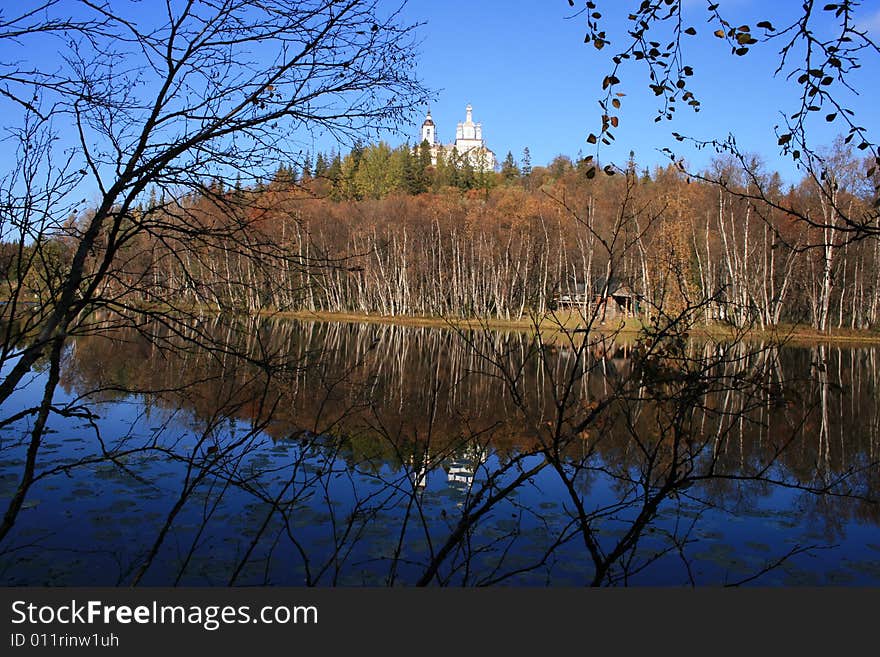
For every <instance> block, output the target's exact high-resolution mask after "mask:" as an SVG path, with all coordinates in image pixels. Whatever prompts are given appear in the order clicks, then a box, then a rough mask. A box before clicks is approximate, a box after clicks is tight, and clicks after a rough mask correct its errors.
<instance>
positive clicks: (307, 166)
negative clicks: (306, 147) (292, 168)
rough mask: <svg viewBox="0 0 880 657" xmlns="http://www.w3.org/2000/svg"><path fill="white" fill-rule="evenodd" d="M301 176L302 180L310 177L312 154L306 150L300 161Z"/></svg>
mask: <svg viewBox="0 0 880 657" xmlns="http://www.w3.org/2000/svg"><path fill="white" fill-rule="evenodd" d="M302 177H303V180H305V179H306V178H311V177H312V154H311V153H310V152H308V151H306V156H305V158H304V159H303V163H302Z"/></svg>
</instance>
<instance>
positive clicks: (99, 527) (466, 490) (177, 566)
mask: <svg viewBox="0 0 880 657" xmlns="http://www.w3.org/2000/svg"><path fill="white" fill-rule="evenodd" d="M194 338H198V339H199V340H200V341H202V342H203V343H205V344H204V345H203V346H202V347H195V346H192V343H191V340H192V339H194ZM585 338H587V339H592V338H588V337H587V336H581V335H575V336H573V337H572V339H571V341H568V340H566V339H562V338H556V339H553V340H548V341H547V342H546V343H544V342H542V341H540V340H536V339H535V338H534V336H530V335H528V334H525V333H516V332H510V333H505V332H496V331H488V330H486V331H479V330H469V331H457V330H453V329H451V328H449V329H439V328H416V327H402V326H390V325H380V324H354V323H351V324H342V323H338V324H334V323H318V322H294V321H272V320H247V319H240V320H231V321H226V320H221V319H217V318H214V319H211V318H206V319H205V320H204V321H203V323H202V324H201V325H199V326H194V327H193V328H192V334H191V335H188V336H178V335H174V334H173V333H172V332H170V331H168V330H166V329H164V328H163V327H162V326H154V325H144V326H142V327H141V330H140V331H135V330H133V329H121V328H119V329H112V330H111V329H108V330H107V331H105V332H104V335H102V336H97V335H95V336H84V337H79V338H76V339H74V340H72V341H71V342H70V344H69V345H68V348H67V349H66V351H65V354H64V356H63V361H62V367H61V381H60V386H59V389H58V392H57V394H56V403H55V407H56V410H58V412H56V413H54V414H53V415H52V416H51V417H50V420H49V424H48V427H49V429H48V431H47V433H46V435H45V436H44V437H43V438H42V439H41V440H40V442H39V444H38V445H33V444H32V442H31V438H30V435H29V431H30V429H31V428H32V422H33V421H32V419H28V418H23V419H20V420H18V421H14V422H11V423H7V424H6V425H5V426H2V428H0V502H2V505H3V511H4V512H5V511H6V508H7V506H8V504H9V500H10V499H11V498H12V496H13V495H14V494H15V492H16V490H17V489H18V487H19V485H20V482H21V480H22V472H23V469H24V467H25V464H26V460H27V458H28V448H29V446H31V447H32V449H33V448H36V467H35V471H34V482H33V484H32V485H31V486H30V488H29V489H28V491H27V495H26V497H25V501H24V503H23V505H22V507H21V510H20V512H19V513H18V514H17V515H16V516H15V518H14V524H13V525H12V528H11V530H10V531H9V532H8V534H6V536H5V537H4V538H3V540H2V542H0V579H2V583H3V584H4V585H27V586H42V585H48V586H59V585H61V586H75V585H80V586H81V585H107V586H116V585H131V584H141V585H160V586H170V585H188V586H203V585H211V586H213V585H229V584H235V585H269V586H273V585H284V586H301V585H317V586H332V585H340V586H364V585H369V586H376V585H379V586H386V585H415V584H430V585H493V584H499V585H520V586H523V585H525V586H582V585H589V584H598V585H614V586H619V585H636V586H654V585H684V586H692V585H696V586H703V585H725V584H745V585H756V586H791V585H819V586H825V585H872V586H876V585H878V584H880V531H878V521H880V508H878V504H877V501H878V492H880V465H878V462H880V414H878V404H877V400H878V367H877V366H878V353H877V348H875V347H831V346H814V347H795V346H777V345H769V344H757V343H745V342H744V343H737V344H725V343H715V342H710V343H706V342H703V343H696V342H694V341H687V342H683V341H681V340H677V341H672V342H671V343H670V344H669V345H666V346H663V348H662V349H660V348H659V347H658V346H657V344H656V343H654V342H645V341H642V342H639V341H634V340H632V339H630V340H628V341H623V340H619V341H614V340H611V339H607V340H598V339H597V340H596V341H595V342H591V343H590V344H588V345H587V346H582V343H581V340H583V339H585ZM46 377H47V372H46V371H45V367H44V368H43V369H42V370H38V371H36V372H34V373H33V375H32V376H31V377H30V378H29V379H28V380H27V382H26V384H25V385H22V386H21V387H20V389H18V390H17V391H16V392H15V394H14V395H13V397H12V398H10V399H9V400H8V402H7V403H6V405H5V407H4V409H3V415H2V417H8V416H10V415H12V414H14V413H16V412H17V411H18V410H20V409H25V408H28V407H30V406H34V405H36V404H37V403H38V402H39V399H40V396H41V395H42V393H43V388H44V386H45V381H46Z"/></svg>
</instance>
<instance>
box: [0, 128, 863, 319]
mask: <svg viewBox="0 0 880 657" xmlns="http://www.w3.org/2000/svg"><path fill="white" fill-rule="evenodd" d="M526 156H527V154H526ZM305 161H306V164H305V165H304V166H302V167H300V168H297V167H285V166H282V167H279V169H278V170H277V171H276V173H275V175H274V176H273V178H272V179H271V180H269V181H267V182H262V183H257V184H255V185H253V186H245V187H243V186H241V185H240V184H239V185H235V186H234V187H233V188H231V189H230V188H227V187H224V186H223V184H221V183H214V184H209V185H206V186H205V187H204V188H203V189H202V193H200V194H194V193H190V194H188V195H186V196H184V197H181V198H174V197H173V196H172V194H171V193H170V192H169V191H166V192H163V193H162V194H161V198H157V197H156V196H157V195H156V194H155V192H154V193H153V195H152V196H151V198H150V200H149V201H147V202H145V203H143V204H141V205H140V206H139V207H138V208H137V209H135V210H134V211H133V212H135V213H136V216H134V217H133V223H136V224H138V225H144V224H145V223H148V222H149V223H151V224H152V225H156V226H163V225H176V226H177V227H178V228H181V230H177V231H174V233H173V234H174V235H175V238H174V239H168V238H167V237H162V236H160V233H159V231H155V232H151V231H132V239H131V240H128V241H123V245H122V247H121V248H120V254H119V255H120V256H121V257H119V258H117V259H116V260H115V261H114V264H113V269H112V271H110V272H108V273H107V276H106V281H107V282H106V283H105V284H104V287H103V289H102V295H103V301H104V302H105V305H106V302H107V300H110V301H111V302H112V301H113V300H118V301H123V300H124V302H125V303H132V302H136V303H154V302H163V303H167V302H169V301H172V300H173V301H175V302H177V303H184V304H197V305H203V306H208V307H211V306H214V307H216V308H217V309H218V310H219V309H221V308H228V307H229V306H230V305H232V306H235V307H237V308H239V309H241V310H243V311H247V312H256V311H260V310H311V311H330V312H357V313H380V314H383V315H430V316H447V317H448V316H454V317H499V318H503V319H519V318H522V317H523V316H524V315H526V314H528V313H529V312H537V313H543V312H546V311H547V310H550V309H553V308H554V304H555V301H556V300H557V299H558V298H559V296H560V295H564V294H570V293H572V292H574V291H576V290H578V289H580V290H581V291H585V292H586V294H585V295H583V296H582V297H581V298H582V299H583V300H584V301H583V304H584V307H583V308H582V310H584V311H587V312H589V311H590V308H589V307H588V306H589V303H590V300H591V299H595V298H596V294H597V293H598V292H599V290H598V285H600V284H601V282H602V281H603V280H608V279H609V278H610V277H614V278H616V279H619V280H623V281H625V282H626V283H627V284H628V285H629V286H630V287H631V288H632V290H634V291H635V292H636V293H637V294H638V295H639V296H640V297H641V303H640V307H641V308H642V310H643V311H644V312H645V313H646V314H647V315H648V316H649V317H650V315H651V313H652V309H657V308H662V309H663V311H664V312H667V313H668V312H671V311H674V309H675V308H676V307H684V306H686V305H689V304H696V303H704V304H705V305H704V315H705V318H706V319H708V320H721V321H726V322H731V323H734V324H736V325H738V326H745V325H753V324H754V325H759V326H761V327H766V326H770V325H777V324H780V323H809V324H811V325H812V326H813V327H815V328H816V329H819V330H827V329H829V328H831V327H839V328H853V329H866V328H874V327H876V326H877V324H878V321H880V241H877V240H876V239H873V238H870V239H861V240H851V239H849V237H848V233H846V232H845V231H842V230H836V228H835V224H836V222H837V221H838V219H837V216H836V213H837V212H838V211H839V209H840V208H845V209H846V211H847V215H848V216H849V217H853V216H855V217H862V218H863V220H864V221H868V222H871V221H873V222H874V223H876V216H875V215H872V214H871V209H870V208H871V201H872V192H871V189H870V185H869V184H868V183H869V182H870V181H866V180H865V178H864V174H863V172H862V171H861V169H862V166H861V163H860V162H859V161H858V159H857V158H856V157H855V156H854V154H853V153H852V152H851V151H850V150H849V149H848V147H847V146H845V145H844V144H842V143H838V144H837V145H836V146H835V147H834V151H833V152H831V153H830V155H829V159H828V161H829V162H830V163H831V166H830V167H829V169H828V171H829V174H828V176H827V178H825V179H824V180H823V181H820V182H816V181H815V179H805V180H804V181H803V182H802V183H801V184H799V185H797V186H793V187H791V188H789V189H784V188H783V185H782V183H781V180H780V179H779V176H778V175H776V174H773V173H766V172H762V171H761V170H760V167H759V165H757V164H756V165H754V166H753V167H752V168H751V169H749V170H747V171H744V170H743V169H742V168H741V167H738V166H737V165H736V164H735V163H733V162H727V161H724V160H723V159H719V160H717V161H716V162H715V163H714V164H713V165H712V169H711V171H708V172H706V177H707V179H708V178H711V179H712V180H723V181H724V184H723V185H718V184H713V183H709V182H701V181H700V180H695V179H692V178H690V177H689V176H688V175H686V174H685V173H683V172H682V171H681V169H680V168H677V167H676V166H674V165H670V166H669V167H666V168H657V169H655V171H654V172H652V173H651V172H648V171H647V170H645V169H640V168H639V167H638V166H637V165H636V163H635V162H634V160H633V159H631V160H630V162H629V164H628V165H627V167H626V168H625V169H624V170H620V171H618V172H617V175H606V174H604V173H602V170H601V169H599V173H598V175H597V173H596V172H597V167H596V166H595V165H594V164H593V163H592V162H591V161H590V160H589V158H587V159H583V160H580V161H578V162H572V161H571V160H570V159H569V158H566V157H558V158H556V159H555V160H554V161H553V162H552V163H551V164H550V165H549V166H547V167H537V166H536V167H534V168H533V167H531V166H530V165H529V166H528V167H527V168H526V171H525V173H524V172H523V169H521V168H520V167H519V166H518V164H517V162H516V160H514V158H513V156H512V155H510V154H508V157H507V158H505V160H504V164H503V166H502V170H501V172H500V173H498V172H474V171H472V170H469V169H467V167H462V166H459V165H457V164H456V163H455V162H454V161H450V162H448V163H446V162H440V163H439V165H438V166H436V167H434V166H431V165H430V157H429V156H428V154H427V153H426V151H425V149H424V148H423V147H422V148H418V147H416V148H412V147H410V146H401V147H399V148H397V149H394V150H392V149H391V148H390V147H388V146H387V145H386V144H384V143H380V144H378V145H375V146H366V147H356V148H355V149H354V150H352V151H351V152H350V153H349V154H348V155H346V156H345V157H344V158H343V157H341V156H340V155H338V154H331V155H329V156H328V155H325V154H323V153H319V154H318V155H317V157H315V160H314V162H312V161H311V157H307V158H306V159H305ZM609 170H610V169H609ZM755 180H758V181H759V182H760V189H761V190H762V191H761V195H760V198H758V197H757V195H754V196H753V197H752V198H749V195H750V190H751V189H753V188H754V189H757V188H758V186H756V185H755V183H754V181H755ZM860 185H861V186H860ZM768 189H769V190H770V193H769V194H767V193H766V190H768ZM168 199H172V200H168ZM780 208H795V209H796V210H797V212H798V214H799V215H800V216H801V217H802V216H808V217H812V218H814V219H815V221H814V223H813V224H812V225H811V224H810V223H808V222H804V221H802V220H799V219H798V218H797V217H793V216H790V215H789V214H787V213H785V212H784V211H783V210H781V209H780ZM86 219H87V217H86V216H83V217H74V218H72V219H71V220H70V221H69V222H68V224H67V227H66V229H65V231H62V233H60V234H57V235H56V236H55V237H54V238H52V239H51V240H50V241H49V242H48V243H41V245H40V252H39V254H38V257H35V256H34V254H33V253H32V251H29V250H28V249H29V248H30V249H33V247H32V246H31V247H27V246H26V247H24V248H22V245H20V244H4V245H3V247H4V248H3V254H2V256H3V257H2V260H3V262H2V263H0V264H2V266H3V271H4V272H5V274H6V278H7V281H8V285H9V289H10V290H16V289H18V285H19V283H21V282H24V283H25V288H26V289H27V290H29V294H32V295H36V296H38V297H40V298H41V300H44V301H45V300H46V299H44V297H46V296H47V295H48V296H49V297H51V295H52V294H53V290H54V289H55V288H56V287H57V283H56V282H55V281H54V278H53V277H54V276H55V274H54V273H53V272H55V271H61V270H62V267H61V266H60V265H61V264H63V263H64V261H65V260H66V258H68V257H69V253H70V248H68V247H67V246H66V244H67V243H68V242H70V243H73V242H74V240H75V238H76V235H77V234H78V230H79V228H78V226H79V225H80V224H81V223H83V222H84V221H85V220H86ZM203 236H210V239H207V238H205V237H203ZM254 254H256V256H257V257H254ZM91 262H93V263H94V266H95V267H97V266H99V264H100V263H102V262H104V259H103V254H102V253H100V252H99V250H96V252H95V253H94V257H93V258H92V260H91ZM87 266H88V265H87ZM109 305H111V306H112V305H113V304H112V303H110V304H109Z"/></svg>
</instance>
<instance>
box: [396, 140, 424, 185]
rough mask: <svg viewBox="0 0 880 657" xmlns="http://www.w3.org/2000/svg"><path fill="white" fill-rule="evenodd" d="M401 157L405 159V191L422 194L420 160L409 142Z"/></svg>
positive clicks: (403, 148) (404, 147)
mask: <svg viewBox="0 0 880 657" xmlns="http://www.w3.org/2000/svg"><path fill="white" fill-rule="evenodd" d="M401 158H402V160H403V191H404V192H406V193H407V194H412V195H416V194H421V193H422V192H423V191H424V189H422V180H421V176H420V175H419V171H418V168H419V165H418V163H419V160H418V158H417V157H416V156H415V155H414V154H413V149H412V148H411V147H410V145H409V144H406V145H405V146H403V147H402V152H401Z"/></svg>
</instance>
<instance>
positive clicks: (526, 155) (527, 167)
mask: <svg viewBox="0 0 880 657" xmlns="http://www.w3.org/2000/svg"><path fill="white" fill-rule="evenodd" d="M520 171H521V172H522V176H523V178H528V177H529V176H531V175H532V154H531V153H530V152H529V147H528V146H526V147H525V148H524V149H523V154H522V169H521V170H520Z"/></svg>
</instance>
